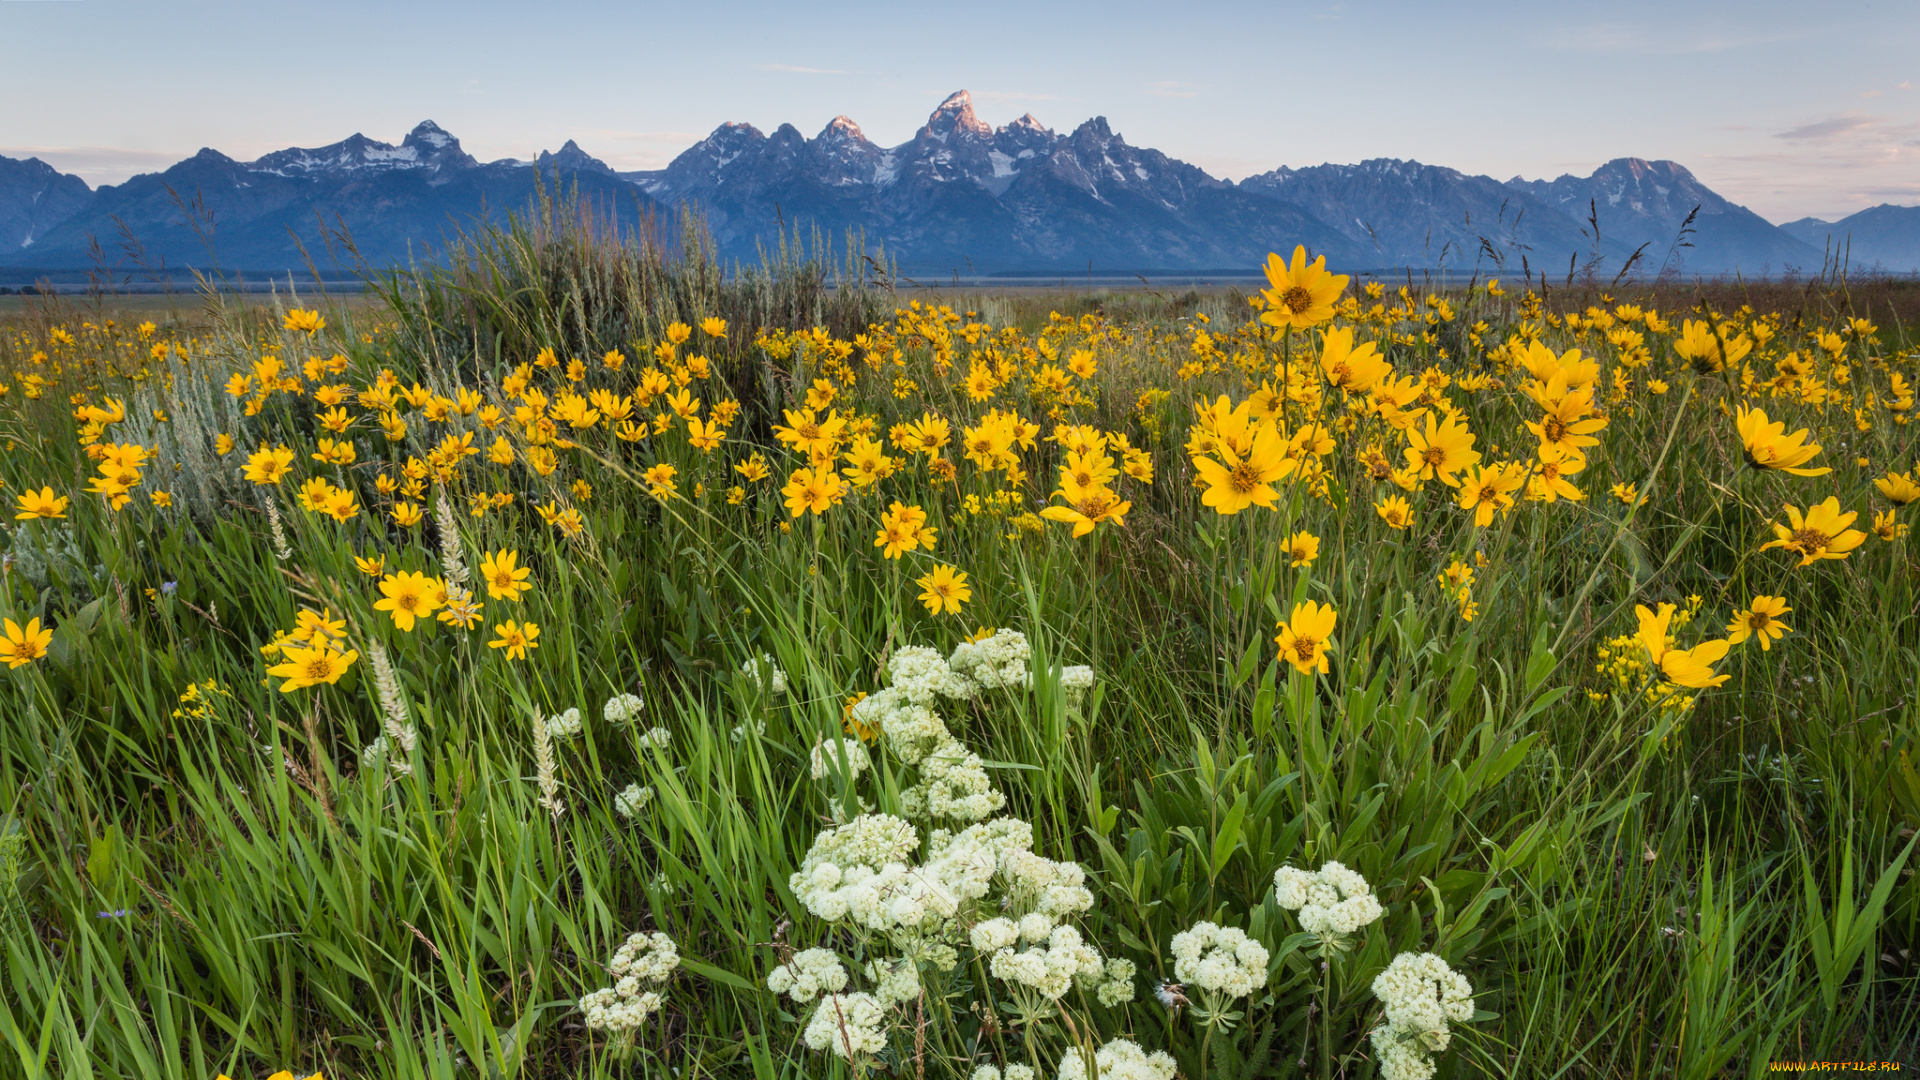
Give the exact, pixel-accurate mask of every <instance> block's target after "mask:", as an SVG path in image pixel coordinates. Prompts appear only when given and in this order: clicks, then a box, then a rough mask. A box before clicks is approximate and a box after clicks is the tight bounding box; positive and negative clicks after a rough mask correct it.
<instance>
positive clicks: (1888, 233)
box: [1780, 203, 1920, 274]
mask: <svg viewBox="0 0 1920 1080" xmlns="http://www.w3.org/2000/svg"><path fill="white" fill-rule="evenodd" d="M1780 228H1781V230H1782V231H1784V232H1786V233H1787V234H1789V235H1791V236H1794V237H1796V238H1798V239H1800V240H1801V241H1804V242H1805V243H1806V244H1808V245H1809V246H1811V247H1813V248H1815V249H1817V250H1820V251H1822V252H1825V251H1827V250H1828V245H1829V244H1831V245H1832V252H1833V258H1835V259H1840V258H1845V259H1846V260H1847V263H1848V265H1849V266H1851V267H1853V268H1855V269H1865V270H1884V271H1887V272H1889V273H1895V274H1916V273H1920V206H1894V205H1893V204H1891V203H1881V204H1880V205H1879V206H1874V207H1869V208H1867V209H1865V210H1862V211H1860V212H1859V213H1857V214H1851V215H1848V216H1847V217H1843V218H1841V219H1840V220H1839V221H1833V222H1827V221H1821V220H1820V219H1819V218H1801V219H1800V220H1799V221H1789V222H1787V223H1786V224H1785V225H1782V226H1780Z"/></svg>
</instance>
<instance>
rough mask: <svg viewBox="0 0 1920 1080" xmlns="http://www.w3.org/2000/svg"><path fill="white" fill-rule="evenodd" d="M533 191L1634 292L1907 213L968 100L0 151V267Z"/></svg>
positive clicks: (379, 234) (761, 218)
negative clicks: (990, 119) (1245, 147)
mask: <svg viewBox="0 0 1920 1080" xmlns="http://www.w3.org/2000/svg"><path fill="white" fill-rule="evenodd" d="M542 182H544V183H546V184H548V185H549V186H550V187H551V186H553V185H556V184H558V185H560V186H563V187H565V188H566V189H567V190H568V191H577V192H578V193H579V194H580V195H581V197H582V198H584V199H587V200H590V201H591V202H592V203H594V204H595V205H597V206H599V207H601V208H602V209H603V210H605V211H608V212H612V213H615V214H617V215H618V216H620V217H621V218H622V219H624V220H627V221H637V220H639V218H640V217H641V216H643V215H660V216H670V215H672V214H674V213H677V212H678V211H679V210H680V209H681V208H682V207H689V208H692V209H694V210H696V211H697V212H698V213H700V214H701V215H703V216H704V218H705V219H706V221H707V222H708V225H709V227H710V229H711V232H712V234H713V236H714V239H715V241H716V243H717V245H718V248H719V251H720V254H721V255H722V257H723V258H727V259H730V260H741V261H756V260H757V259H758V257H759V254H760V252H761V251H763V250H765V249H767V248H770V247H772V246H774V245H775V244H777V243H778V239H779V235H780V231H781V230H782V229H783V228H784V229H786V230H788V231H789V232H791V231H792V230H794V229H796V228H798V229H818V230H820V231H821V232H823V233H824V234H826V235H827V236H829V237H831V238H832V239H833V240H834V241H835V242H836V243H838V242H841V241H842V240H843V238H844V237H846V236H847V235H849V234H857V235H859V236H861V237H863V238H864V240H865V242H866V243H867V245H868V247H869V249H870V250H871V249H873V248H876V247H879V246H884V248H885V250H886V253H887V254H888V256H890V257H891V258H892V259H894V260H895V261H896V262H897V263H898V264H899V265H900V266H901V268H902V269H903V270H904V271H906V272H907V273H909V274H916V275H927V276H939V277H946V276H947V275H948V274H950V273H955V274H964V275H968V276H973V275H979V274H992V273H1009V272H1013V273H1018V272H1031V273H1044V274H1055V273H1059V274H1074V273H1084V272H1087V271H1095V272H1105V273H1109V274H1111V273H1133V272H1148V273H1153V272H1195V273H1198V272H1207V273H1212V272H1219V271H1220V270H1222V269H1226V268H1238V269H1239V270H1240V271H1242V272H1247V273H1251V272H1252V271H1253V269H1254V267H1255V266H1256V265H1257V264H1258V263H1260V262H1261V261H1262V260H1263V259H1264V257H1265V255H1266V254H1267V253H1268V252H1269V251H1281V252H1285V251H1289V250H1291V249H1292V247H1293V246H1294V245H1295V244H1305V245H1306V246H1307V247H1308V249H1309V250H1311V251H1313V252H1314V253H1316V254H1324V255H1326V256H1327V259H1328V262H1329V263H1330V264H1332V265H1334V266H1336V267H1338V268H1341V269H1345V270H1349V271H1352V270H1374V271H1380V272H1391V271H1395V270H1400V269H1408V268H1410V269H1415V270H1418V269H1432V268H1442V267H1444V268H1447V269H1451V270H1458V271H1478V272H1480V273H1484V274H1494V275H1518V274H1519V273H1521V271H1522V269H1523V268H1524V269H1526V270H1529V271H1532V272H1536V273H1543V274H1545V275H1547V276H1548V277H1549V278H1558V277H1562V276H1564V275H1565V274H1567V273H1569V272H1575V273H1579V274H1581V275H1582V276H1584V275H1586V274H1588V273H1591V274H1593V275H1595V276H1598V277H1601V278H1612V277H1613V276H1615V275H1617V274H1619V273H1620V272H1621V270H1622V269H1623V268H1626V267H1628V265H1629V263H1630V261H1632V260H1635V253H1636V252H1638V253H1639V256H1638V259H1637V261H1632V273H1633V275H1634V276H1637V277H1642V278H1647V277H1652V276H1654V275H1656V274H1659V273H1660V272H1662V271H1663V270H1666V271H1669V272H1675V273H1682V274H1725V273H1731V272H1739V273H1743V274H1748V275H1753V276H1761V275H1768V274H1778V273H1782V272H1788V271H1809V270H1813V269H1817V268H1818V266H1819V264H1820V260H1821V249H1822V248H1823V247H1824V245H1825V243H1826V240H1827V237H1828V236H1829V235H1835V236H1837V235H1846V236H1850V237H1851V238H1852V240H1853V245H1854V247H1853V251H1854V261H1855V262H1856V263H1857V264H1864V263H1867V262H1869V261H1871V262H1877V263H1879V264H1882V265H1884V266H1885V267H1886V268H1888V269H1898V268H1906V267H1913V266H1916V265H1920V239H1916V235H1917V234H1920V225H1916V224H1915V222H1916V220H1917V219H1920V208H1912V207H1894V206H1883V207H1876V208H1874V209H1873V210H1868V211H1863V212H1862V213H1860V214H1856V215H1854V216H1853V217H1851V218H1848V219H1846V221H1844V222H1840V223H1836V224H1834V225H1831V226H1830V225H1827V224H1826V223H1824V222H1816V221H1813V220H1812V219H1808V220H1806V221H1800V222H1795V223H1793V225H1791V226H1789V227H1786V228H1777V227H1775V226H1773V225H1771V224H1769V223H1768V222H1766V221H1765V220H1764V219H1762V218H1761V217H1759V215H1757V214H1754V213H1753V212H1752V211H1750V210H1748V209H1746V208H1745V207H1742V206H1738V205H1736V204H1734V203H1731V202H1729V201H1727V200H1726V199H1724V198H1722V197H1721V196H1719V195H1718V194H1716V193H1715V192H1713V191H1712V190H1710V189H1708V188H1707V187H1706V186H1705V185H1703V184H1701V183H1700V182H1699V180H1697V179H1696V178H1695V177H1694V176H1693V174H1691V173H1689V172H1688V171H1687V170H1686V169H1685V168H1683V167H1682V166H1680V165H1678V164H1676V163H1674V162H1671V161H1651V162H1650V161H1643V160H1641V159H1639V158H1619V159H1616V160H1614V161H1610V162H1608V163H1607V164H1606V165H1603V166H1601V167H1600V168H1599V169H1598V170H1596V171H1595V172H1594V173H1593V175H1591V176H1587V177H1577V176H1571V175H1568V176H1561V177H1559V178H1558V179H1555V180H1551V181H1548V180H1524V179H1520V178H1518V177H1516V178H1514V179H1512V180H1508V181H1505V182H1504V183H1503V182H1501V181H1498V180H1495V179H1493V178H1492V177H1488V176H1473V175H1468V174H1466V173H1462V172H1460V171H1458V170H1455V169H1449V168H1446V167H1444V166H1438V165H1428V164H1422V163H1420V162H1417V161H1402V160H1397V159H1392V158H1377V159H1373V160H1369V161H1363V162H1361V163H1359V164H1357V165H1331V164H1329V165H1316V166H1312V167H1309V168H1300V169H1292V168H1280V169H1275V170H1273V171H1271V172H1267V173H1262V174H1259V175H1257V176H1251V177H1248V178H1247V179H1245V180H1243V181H1241V182H1240V183H1238V184H1235V183H1233V182H1231V181H1227V180H1223V179H1219V178H1217V177H1213V176H1210V175H1208V174H1207V173H1206V171H1204V170H1202V169H1200V168H1198V167H1197V166H1194V165H1191V164H1188V163H1186V162H1183V161H1180V160H1178V159H1175V158H1171V157H1169V156H1167V155H1166V154H1164V153H1161V152H1160V151H1158V150H1153V149H1150V148H1146V147H1137V146H1133V145H1131V144H1129V143H1128V142H1127V141H1126V139H1125V138H1124V137H1122V136H1121V135H1120V134H1119V133H1117V132H1115V131H1113V130H1112V128H1111V127H1110V126H1109V125H1108V123H1107V121H1106V119H1105V118H1104V117H1094V118H1093V119H1091V120H1087V121H1085V122H1084V123H1082V124H1080V125H1079V126H1078V127H1076V128H1074V129H1073V130H1071V131H1068V132H1064V133H1061V132H1056V131H1054V130H1053V129H1051V128H1049V127H1047V126H1046V125H1044V124H1042V123H1041V122H1040V121H1039V120H1036V119H1035V118H1034V117H1033V116H1032V115H1031V114H1029V115H1027V116H1023V117H1021V118H1020V119H1018V120H1015V121H1013V122H1012V123H1010V124H1006V125H1004V126H1002V127H998V128H996V127H993V126H992V125H989V124H987V123H985V122H984V121H982V120H981V119H980V118H979V117H978V116H976V115H975V113H974V111H973V101H972V98H971V97H970V96H969V95H968V94H967V92H966V91H964V90H963V91H960V92H958V93H956V94H954V95H952V96H950V97H949V98H947V100H945V101H943V102H941V103H940V105H939V107H938V108H936V109H935V110H934V111H933V113H932V115H930V116H928V118H927V122H926V124H925V125H923V126H922V127H921V128H920V130H918V131H917V132H915V133H914V135H913V137H912V138H911V139H909V140H907V141H906V142H904V143H901V144H900V145H898V146H891V147H884V146H880V145H877V144H875V143H874V142H872V141H871V140H869V139H868V138H867V137H866V135H865V134H864V133H863V132H862V131H861V130H860V126H859V125H858V124H856V123H854V122H853V121H852V120H851V119H848V118H847V117H844V116H841V117H836V118H835V119H834V120H833V121H832V122H831V123H829V124H828V125H827V126H826V127H825V128H824V129H823V130H821V131H820V133H819V134H817V135H815V136H814V137H812V138H807V137H806V136H805V135H803V134H801V132H799V131H798V130H796V129H795V128H794V127H792V126H791V125H787V124H783V125H781V126H780V127H778V128H776V129H774V131H773V132H772V133H771V134H766V133H763V132H761V131H760V130H759V129H758V128H755V127H753V126H752V125H749V124H739V123H730V124H722V125H721V126H720V127H718V128H716V129H714V131H713V133H712V134H711V135H709V136H707V137H706V138H705V139H702V140H701V141H700V142H698V143H695V144H694V145H693V146H691V147H689V148H688V149H687V150H686V151H684V152H683V153H681V154H680V155H679V156H678V157H676V158H674V159H673V161H672V162H671V163H670V164H668V165H667V167H666V168H664V169H657V170H651V171H643V172H616V171H615V170H614V169H613V168H611V167H609V166H608V165H607V164H606V163H605V162H604V161H601V160H600V159H598V158H595V157H593V156H592V155H591V154H589V153H587V152H586V151H585V150H583V149H582V148H581V147H580V146H579V145H578V144H577V143H575V142H574V141H573V140H571V139H569V140H567V141H566V142H565V143H564V144H563V145H562V146H561V148H560V149H559V150H558V151H554V152H547V151H542V152H541V153H540V154H539V155H538V157H536V158H535V159H534V160H533V161H516V160H511V159H508V160H502V161H494V162H486V163H483V162H480V161H478V160H476V159H475V158H473V157H472V156H471V155H469V154H467V153H466V152H465V151H464V150H462V149H461V147H460V140H458V139H457V138H455V137H454V136H453V135H452V134H450V133H448V132H447V131H445V130H444V129H442V128H441V127H440V126H439V125H437V124H435V123H433V122H432V121H426V122H423V123H421V124H420V125H419V126H417V127H415V128H414V129H413V130H412V131H411V132H409V133H408V134H407V136H406V138H405V139H403V140H402V141H401V142H400V143H399V144H398V145H394V144H390V143H384V142H380V141H377V140H374V139H370V138H368V137H366V136H365V135H361V134H355V135H353V136H350V137H349V138H346V139H343V140H341V141H340V142H337V143H334V144H332V145H331V146H323V147H317V148H312V149H306V148H300V147H291V148H288V149H286V150H281V151H277V152H275V153H272V154H267V155H266V156H264V157H261V158H258V159H256V160H254V161H248V162H241V161H236V160H234V159H232V158H229V157H227V156H225V155H223V154H221V153H219V152H217V151H215V150H211V149H208V150H202V151H200V152H199V153H198V154H196V155H194V156H193V157H191V158H188V159H187V160H185V161H182V162H180V163H179V164H177V165H174V166H173V167H171V168H169V169H167V170H166V171H164V172H160V173H149V174H144V175H141V176H136V177H134V178H132V179H131V180H128V181H127V182H126V183H124V184H118V185H110V186H105V187H101V188H99V189H98V190H89V189H88V188H87V185H86V184H85V183H84V182H83V181H81V180H80V179H79V178H78V177H73V176H65V175H62V174H60V173H59V172H58V171H57V170H54V169H53V168H52V167H51V166H48V165H46V164H45V163H43V162H40V161H38V160H29V161H14V160H12V159H9V158H0V267H8V266H11V267H35V268H78V267H85V266H87V265H88V264H89V258H88V252H89V249H90V248H91V247H92V245H93V242H94V241H95V240H97V241H98V242H99V244H100V246H101V247H102V248H104V249H106V250H107V251H108V252H109V255H110V257H118V253H119V249H120V247H121V244H120V239H121V232H122V227H123V226H124V228H125V229H126V230H128V231H130V232H131V233H132V234H133V235H134V236H135V237H136V238H137V239H138V241H139V242H140V244H141V245H143V246H144V250H145V258H146V259H147V260H148V262H149V263H157V262H159V261H161V260H162V259H164V260H165V262H166V263H167V264H168V265H171V266H182V265H195V266H204V265H205V264H206V263H207V261H208V255H207V250H206V245H205V244H204V243H203V242H202V239H201V237H200V236H199V235H197V234H196V232H195V230H194V228H193V227H192V223H191V221H190V217H197V218H198V220H199V222H200V224H201V226H202V229H203V230H206V229H208V227H209V226H210V230H211V231H210V235H211V238H212V241H213V248H214V251H215V253H216V255H217V256H218V258H219V261H220V263H221V264H222V265H223V266H225V267H227V268H241V269H250V270H298V269H301V268H303V267H304V265H305V260H304V259H303V258H302V256H301V254H300V248H301V246H302V245H304V246H305V249H306V251H307V252H308V253H309V254H310V255H312V256H313V257H314V258H315V260H316V261H317V262H319V263H320V265H321V269H323V270H326V269H329V263H330V260H329V258H328V256H327V255H326V246H325V243H324V242H323V241H324V238H323V233H322V225H321V223H322V222H323V221H324V222H325V224H326V226H327V228H328V229H333V230H337V229H340V228H342V227H344V229H345V230H346V231H347V232H348V233H349V234H350V235H351V236H352V238H353V241H354V244H355V247H356V248H357V250H358V252H359V254H360V256H361V257H363V258H364V259H365V260H366V261H368V262H369V263H371V264H373V265H375V266H384V265H388V264H391V263H394V262H396V261H402V260H406V259H408V258H426V257H430V253H431V252H433V251H436V250H438V248H439V247H440V245H441V244H442V243H443V242H444V240H445V238H446V237H447V236H448V235H450V234H451V232H452V231H453V230H454V229H456V228H463V227H467V226H470V225H471V224H472V223H473V222H475V221H476V220H499V219H500V218H501V217H502V216H503V215H504V214H505V213H506V212H508V211H510V210H518V209H521V208H523V207H525V206H527V205H528V204H529V202H530V200H531V199H532V197H533V195H534V192H535V190H536V185H537V184H538V183H542ZM182 202H185V203H186V204H188V205H189V206H190V207H193V208H195V209H194V211H193V212H192V213H191V214H190V213H189V212H185V211H183V210H182V206H181V204H182ZM1696 208H1698V213H1697V214H1694V211H1695V209H1696ZM1689 214H1694V217H1693V220H1692V221H1691V223H1688V220H1687V219H1688V216H1689ZM1595 224H1597V225H1598V231H1597V234H1596V231H1595V229H1594V225H1595Z"/></svg>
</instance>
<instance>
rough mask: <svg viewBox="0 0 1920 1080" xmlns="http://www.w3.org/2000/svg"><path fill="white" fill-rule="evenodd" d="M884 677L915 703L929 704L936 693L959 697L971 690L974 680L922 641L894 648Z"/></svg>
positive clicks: (956, 698) (972, 690)
mask: <svg viewBox="0 0 1920 1080" xmlns="http://www.w3.org/2000/svg"><path fill="white" fill-rule="evenodd" d="M962 648H965V646H962ZM955 655H959V654H958V653H957V652H956V653H955ZM887 680H888V681H889V682H890V683H892V684H893V688H894V689H895V690H898V691H899V692H900V696H902V697H904V698H906V700H907V701H909V702H911V703H913V704H915V705H931V704H933V702H934V699H935V698H936V697H944V698H950V699H953V700H956V701H958V700H962V699H965V698H970V697H972V696H973V693H974V687H973V684H972V683H970V682H968V681H967V680H966V678H964V677H963V676H961V675H959V674H958V673H957V672H956V671H955V669H954V668H953V667H952V665H950V664H949V663H948V662H947V661H946V660H944V659H942V658H941V656H940V652H939V650H937V649H930V648H927V647H926V646H925V645H902V646H901V647H900V648H898V649H895V650H894V651H893V655H892V656H889V657H888V658H887Z"/></svg>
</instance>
